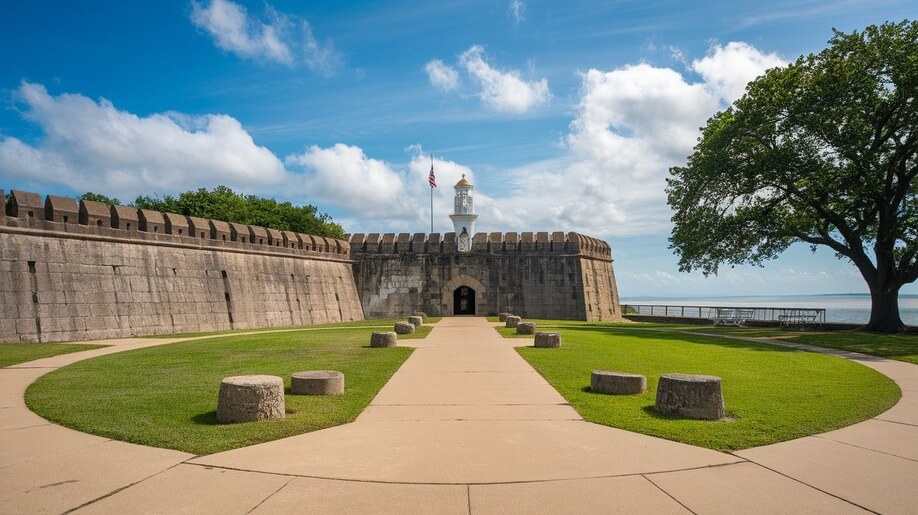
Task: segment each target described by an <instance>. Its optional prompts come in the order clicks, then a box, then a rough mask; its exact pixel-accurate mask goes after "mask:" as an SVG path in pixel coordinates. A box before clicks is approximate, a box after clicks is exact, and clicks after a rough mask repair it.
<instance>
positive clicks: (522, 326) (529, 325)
mask: <svg viewBox="0 0 918 515" xmlns="http://www.w3.org/2000/svg"><path fill="white" fill-rule="evenodd" d="M535 328H536V325H535V322H519V323H517V324H516V334H535Z"/></svg>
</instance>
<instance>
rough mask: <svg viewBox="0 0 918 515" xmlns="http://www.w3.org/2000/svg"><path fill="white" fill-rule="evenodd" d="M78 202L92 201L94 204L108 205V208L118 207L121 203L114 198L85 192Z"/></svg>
mask: <svg viewBox="0 0 918 515" xmlns="http://www.w3.org/2000/svg"><path fill="white" fill-rule="evenodd" d="M80 200H92V201H94V202H102V203H103V204H108V205H110V206H120V205H121V201H120V200H118V199H117V198H115V197H108V196H105V195H103V194H101V193H93V192H91V191H87V192H86V193H84V194H82V195H80Z"/></svg>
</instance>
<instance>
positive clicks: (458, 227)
mask: <svg viewBox="0 0 918 515" xmlns="http://www.w3.org/2000/svg"><path fill="white" fill-rule="evenodd" d="M455 188H456V198H455V204H454V207H453V214H451V215H449V218H450V219H451V220H452V221H453V227H454V229H455V231H456V238H457V240H458V242H457V243H458V246H459V252H470V251H471V250H472V236H473V235H474V234H475V220H476V219H477V218H478V215H476V214H475V206H474V204H473V203H472V200H473V199H472V190H473V189H474V186H472V183H470V182H469V181H468V179H466V178H465V174H462V179H459V182H457V183H456V186H455Z"/></svg>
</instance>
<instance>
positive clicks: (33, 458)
mask: <svg viewBox="0 0 918 515" xmlns="http://www.w3.org/2000/svg"><path fill="white" fill-rule="evenodd" d="M171 341H173V340H161V339H160V340H136V339H135V340H123V341H122V340H119V341H114V342H109V343H114V345H115V346H114V347H112V348H108V349H99V350H93V351H87V352H81V353H76V354H67V355H63V356H56V357H53V358H48V359H44V360H37V361H33V362H30V363H26V364H22V365H19V366H15V367H11V368H7V369H0V439H2V440H0V441H2V444H0V513H17V512H37V511H51V512H63V511H67V510H73V509H75V508H76V509H77V511H79V512H99V513H141V512H142V513H151V512H153V513H175V512H189V513H200V512H217V511H219V512H226V513H248V512H250V511H255V512H262V513H268V512H294V511H295V512H313V511H323V512H352V513H358V512H360V513H366V512H388V513H395V512H398V513H414V512H437V513H443V512H446V513H471V512H474V513H571V512H587V511H591V512H609V511H615V512H639V513H650V512H653V513H671V512H674V513H686V512H695V513H735V512H746V513H749V512H761V513H774V512H786V513H846V512H863V511H864V510H865V509H866V510H871V511H876V512H882V513H918V489H916V486H915V485H918V366H914V365H910V364H907V363H901V362H896V361H890V360H886V359H883V358H876V357H872V356H863V355H857V354H852V353H846V357H849V358H852V359H857V360H859V361H863V362H865V364H867V365H868V366H871V367H873V368H876V369H877V370H880V371H881V372H883V373H884V374H886V375H888V376H890V377H892V378H893V379H894V380H896V381H897V382H898V383H899V385H900V386H901V387H902V390H903V398H902V401H901V402H900V403H899V404H898V405H896V406H895V407H894V408H893V409H891V410H889V411H888V412H886V413H884V414H882V415H880V416H878V417H877V418H875V419H872V420H868V421H866V422H863V423H860V424H856V425H854V426H851V427H848V428H845V429H842V430H839V431H834V432H831V433H826V434H823V435H818V436H813V437H808V438H802V439H799V440H794V441H791V442H785V443H781V444H775V445H770V446H765V447H760V448H754V449H748V450H745V451H741V452H737V453H733V454H725V453H719V452H715V451H711V450H708V449H703V448H698V447H694V446H690V445H685V444H680V443H675V442H670V441H667V440H662V439H658V438H654V437H649V436H644V435H640V434H636V433H631V432H628V431H622V430H618V429H614V428H608V427H604V426H598V425H595V424H590V423H587V422H585V421H583V420H582V419H581V418H580V417H579V415H578V414H577V413H576V412H575V411H574V410H573V409H572V408H571V407H570V406H569V405H567V404H566V402H565V400H564V399H563V398H562V397H561V396H560V395H559V394H558V393H557V392H556V391H555V390H554V389H553V388H551V386H550V385H548V383H547V382H546V381H545V380H544V379H542V377H541V376H539V375H538V374H537V373H536V372H535V371H534V370H533V369H532V368H531V367H530V366H529V365H528V363H526V362H525V361H524V360H523V359H522V358H521V357H519V355H518V354H517V353H516V351H515V350H514V349H513V347H512V346H513V345H514V344H516V345H525V344H529V343H530V340H520V339H504V338H502V337H500V336H499V335H498V334H497V332H496V331H494V329H493V324H489V323H487V322H486V321H485V320H484V319H481V318H445V319H443V320H442V321H441V322H440V323H439V324H437V325H436V326H435V327H434V329H433V331H432V332H431V334H430V335H429V336H428V337H427V338H426V339H424V340H405V341H403V343H406V344H411V345H414V346H417V347H418V349H417V350H416V351H415V352H414V353H413V354H412V356H411V357H410V358H409V359H408V360H407V361H406V362H405V364H404V365H403V366H402V367H401V368H400V369H399V371H398V372H397V373H396V374H395V375H394V376H393V377H392V379H391V380H390V381H389V383H387V384H386V386H385V387H384V388H383V389H382V390H381V391H380V393H379V394H378V395H377V397H376V398H375V399H374V400H373V402H372V404H371V405H370V406H369V407H368V408H367V410H366V411H364V412H363V413H362V414H361V415H360V417H359V418H358V419H357V421H356V422H354V423H352V424H346V425H343V426H339V427H335V428H330V429H326V430H322V431H317V432H314V433H309V434H304V435H299V436H295V437H291V438H286V439H283V440H277V441H274V442H269V443H265V444H260V445H255V446H251V447H246V448H242V449H236V450H232V451H227V452H223V453H219V454H214V455H210V456H204V457H194V456H190V455H188V454H185V453H181V452H176V451H169V450H162V449H153V448H149V447H143V446H138V445H132V444H127V443H123V442H115V441H112V440H107V439H105V438H100V437H96V436H90V435H86V434H83V433H79V432H76V431H72V430H69V429H65V428H62V427H59V426H56V425H53V424H50V423H48V422H47V421H45V420H44V419H41V418H40V417H38V416H36V415H34V414H32V413H31V412H29V411H28V410H27V409H26V408H25V406H24V404H23V401H22V394H23V392H24V390H25V387H26V386H27V385H28V384H30V383H31V382H32V381H34V380H35V379H36V378H37V377H38V376H40V375H41V374H43V373H46V372H48V371H49V370H53V369H54V368H57V367H59V366H63V365H64V364H68V363H70V362H74V361H78V360H80V359H85V358H86V357H90V356H96V355H100V354H106V353H110V352H117V351H120V350H127V349H129V348H137V347H141V346H147V345H156V344H162V343H170V342H171ZM381 352H385V351H384V350H381ZM832 353H837V351H832Z"/></svg>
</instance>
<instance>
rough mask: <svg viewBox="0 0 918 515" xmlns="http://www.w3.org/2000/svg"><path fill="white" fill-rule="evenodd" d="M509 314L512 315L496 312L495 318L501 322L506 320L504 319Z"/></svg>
mask: <svg viewBox="0 0 918 515" xmlns="http://www.w3.org/2000/svg"><path fill="white" fill-rule="evenodd" d="M510 315H512V313H498V314H497V320H499V321H501V322H506V321H507V317H508V316H510Z"/></svg>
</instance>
